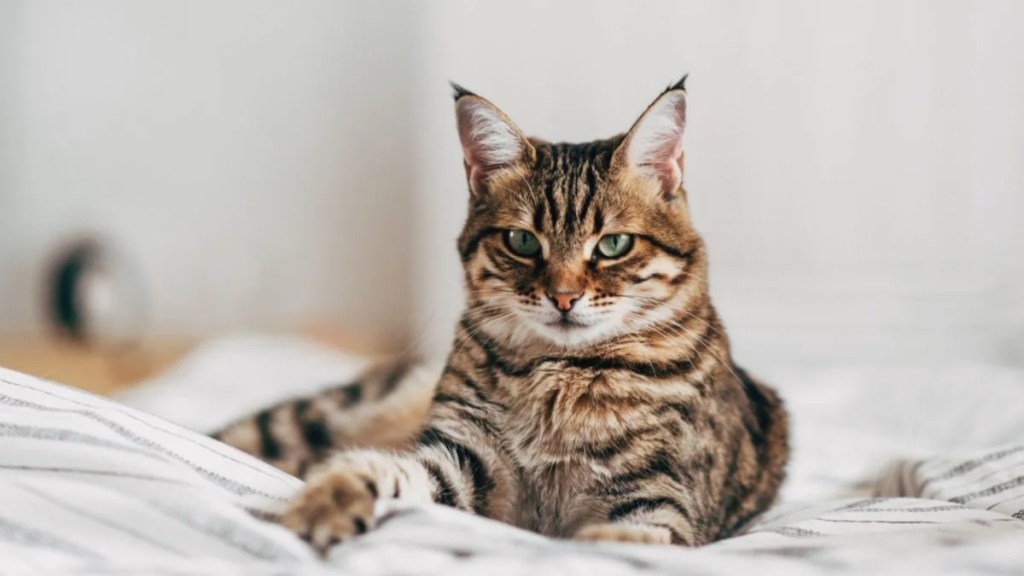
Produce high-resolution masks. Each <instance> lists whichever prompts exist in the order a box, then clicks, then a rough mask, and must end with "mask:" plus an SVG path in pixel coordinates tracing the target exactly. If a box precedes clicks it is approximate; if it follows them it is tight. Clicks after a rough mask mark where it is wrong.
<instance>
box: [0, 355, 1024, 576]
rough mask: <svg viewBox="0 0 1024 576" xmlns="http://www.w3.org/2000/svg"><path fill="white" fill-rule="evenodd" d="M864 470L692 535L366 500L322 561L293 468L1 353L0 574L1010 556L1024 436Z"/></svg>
mask: <svg viewBox="0 0 1024 576" xmlns="http://www.w3.org/2000/svg"><path fill="white" fill-rule="evenodd" d="M1022 393H1024V390H1022ZM198 401H199V400H198V399H197V402H198ZM197 409H199V407H198V405H197ZM796 415H797V417H798V418H799V415H800V411H799V410H797V412H796ZM977 418H978V421H979V422H982V423H984V422H985V419H986V416H985V415H984V414H978V415H977ZM1021 431H1024V421H1022V423H1021V426H1020V428H1018V429H1017V433H1020V432H1021ZM1021 438H1022V440H1024V435H1022V436H1021ZM798 448H799V445H798ZM797 472H799V470H798V471H797ZM794 480H795V482H796V483H797V486H801V485H808V484H806V482H804V483H803V484H802V483H801V479H799V478H796V479H794ZM866 480H867V481H865V482H862V483H861V485H860V486H858V490H859V491H860V495H859V496H855V497H846V498H831V499H818V498H813V499H810V500H808V499H803V500H801V498H800V497H799V496H800V495H799V494H796V495H794V494H791V493H787V496H786V498H785V502H784V503H783V504H781V505H779V506H778V507H776V509H774V510H772V511H770V512H769V513H768V514H766V515H765V516H764V517H762V518H760V519H759V520H758V521H757V522H756V523H755V524H754V525H753V526H751V527H750V529H749V530H748V531H747V532H746V533H745V534H743V535H741V536H738V537H735V538H732V539H730V540H726V541H723V542H719V543H716V544H713V545H710V546H707V547H704V548H701V549H696V550H687V549H680V548H673V547H644V546H632V545H613V544H578V543H573V542H565V541H556V540H552V539H548V538H545V537H542V536H539V535H536V534H533V533H529V532H525V531H522V530H518V529H516V528H512V527H509V526H506V525H503V524H500V523H497V522H493V521H489V520H486V519H482V518H478V517H473V516H470V515H467V514H463V513H461V512H458V511H455V510H451V509H447V508H442V507H410V506H409V505H407V504H403V503H401V502H393V503H387V504H382V505H381V506H380V507H379V509H378V510H377V513H378V524H379V528H378V529H377V530H375V531H372V532H370V533H369V534H367V535H365V536H364V537H361V538H359V539H356V540H354V541H352V542H349V543H346V544H342V545H340V546H338V547H336V548H335V549H334V550H332V552H331V554H330V557H329V558H328V559H327V561H326V562H325V561H321V560H320V559H318V558H316V557H315V556H314V555H313V554H311V553H310V551H309V550H308V549H307V547H306V546H305V545H304V543H303V542H301V541H299V540H298V539H297V538H295V537H294V536H293V535H292V534H291V533H289V532H287V531H285V530H283V529H281V528H280V527H278V526H277V525H275V524H274V523H273V521H272V520H273V518H274V517H275V515H276V514H278V513H279V512H280V510H281V509H282V506H283V505H284V503H285V502H286V501H287V500H288V498H289V497H290V496H291V495H292V494H294V492H295V491H296V490H297V489H298V488H299V487H300V486H301V482H300V481H298V480H296V479H294V478H292V477H290V476H287V475H285V474H283V473H280V472H278V471H276V470H275V469H273V468H271V467H268V466H266V465H263V464H262V463H260V462H258V461H256V460H253V459H251V458H249V457H248V456H246V455H243V454H241V453H239V452H236V451H235V450H233V449H231V448H229V447H227V446H224V445H221V444H219V443H217V442H214V441H212V440H210V439H208V438H206V437H205V436H203V435H201V434H198V433H195V432H192V431H190V430H187V429H185V428H182V427H180V426H178V425H175V424H172V423H170V422H167V421H165V420H162V419H160V418H157V417H155V416H151V415H148V414H146V413H143V412H140V411H137V410H134V409H132V408H128V407H126V406H124V405H121V404H118V403H115V402H112V401H109V400H107V399H102V398H98V397H95V396H92V395H89V394H86V393H83V392H80V391H77V390H74V389H72V388H68V387H63V386H60V385H58V384H54V383H51V382H47V381H44V380H40V379H37V378H34V377H30V376H26V375H24V374H19V373H15V372H11V371H7V370H4V369H0V574H60V573H68V574H130V573H144V574H181V575H187V574H205V575H209V574H251V575H259V574H280V573H289V574H291V573H297V574H331V573H344V574H354V575H360V574H445V575H454V574H467V575H469V574H472V575H479V574H488V576H497V575H503V574H529V575H530V576H539V575H542V574H549V573H550V574H588V575H593V574H623V575H630V574H638V575H639V574H643V575H648V574H731V573H737V574H739V573H747V574H749V573H755V571H756V573H757V574H775V573H778V574H819V573H822V574H823V573H840V574H843V573H866V574H889V573H891V574H924V573H929V574H961V573H962V574H1016V573H1020V571H1021V570H1022V569H1024V444H1019V445H1007V446H1001V447H992V448H990V449H985V450H979V451H975V452H973V453H965V454H948V455H943V456H941V457H936V456H932V457H928V458H914V459H905V460H902V461H897V462H895V463H892V464H891V465H889V466H888V467H886V468H884V469H881V470H880V471H878V472H877V473H876V474H875V475H874V476H873V477H869V478H867V479H866Z"/></svg>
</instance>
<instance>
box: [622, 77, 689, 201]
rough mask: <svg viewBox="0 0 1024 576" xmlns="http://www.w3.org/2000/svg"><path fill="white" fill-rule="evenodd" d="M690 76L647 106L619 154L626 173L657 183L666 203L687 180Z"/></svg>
mask: <svg viewBox="0 0 1024 576" xmlns="http://www.w3.org/2000/svg"><path fill="white" fill-rule="evenodd" d="M685 83H686V76H683V78H682V79H681V80H679V82H676V83H675V84H673V85H672V86H669V88H668V89H667V90H665V91H664V92H663V93H662V94H661V95H660V96H658V98H657V99H656V100H655V101H654V102H653V103H652V104H651V105H650V106H648V107H647V110H646V111H645V112H644V113H643V115H642V116H640V119H639V120H637V121H636V123H635V124H633V127H632V128H630V130H629V132H628V133H627V134H626V137H625V139H623V141H622V144H620V145H619V149H618V150H616V151H615V157H616V158H615V162H616V163H617V165H618V166H620V167H622V168H624V169H625V170H627V171H629V172H631V173H633V174H635V175H638V176H640V177H642V178H647V179H650V180H652V181H656V182H657V183H658V184H659V185H660V191H661V196H662V198H663V199H665V200H671V199H673V198H675V197H676V193H677V192H678V190H679V186H680V185H681V184H682V181H683V131H684V129H685V128H686V91H685V88H684V85H685Z"/></svg>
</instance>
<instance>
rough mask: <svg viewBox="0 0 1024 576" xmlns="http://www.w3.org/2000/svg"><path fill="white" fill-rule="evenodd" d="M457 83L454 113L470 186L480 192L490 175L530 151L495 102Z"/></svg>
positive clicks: (525, 140) (513, 125)
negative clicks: (465, 90)
mask: <svg viewBox="0 0 1024 576" xmlns="http://www.w3.org/2000/svg"><path fill="white" fill-rule="evenodd" d="M459 90H461V89H460V88H458V87H456V91H457V92H456V100H455V116H456V120H457V121H458V127H459V140H460V141H461V142H462V155H463V158H464V159H465V163H466V176H467V178H468V179H469V186H470V190H471V191H472V192H473V193H476V194H479V193H481V192H483V191H484V190H485V189H486V184H487V181H488V180H489V179H490V177H491V176H492V175H493V174H494V173H496V172H498V171H500V170H502V169H505V168H508V167H510V166H513V165H515V164H518V163H519V162H521V161H523V159H524V158H525V157H526V156H527V155H528V154H529V153H530V152H531V151H532V147H531V146H530V143H529V142H528V141H527V139H526V137H525V136H523V133H522V132H520V130H519V128H517V127H516V125H515V124H513V123H512V121H511V120H510V119H509V118H508V116H506V115H505V113H504V112H502V111H501V110H499V109H498V108H497V107H496V106H494V105H493V104H491V103H490V102H488V101H487V100H484V99H483V98H481V97H479V96H477V95H476V94H473V93H471V92H465V93H463V94H459V93H458V91H459Z"/></svg>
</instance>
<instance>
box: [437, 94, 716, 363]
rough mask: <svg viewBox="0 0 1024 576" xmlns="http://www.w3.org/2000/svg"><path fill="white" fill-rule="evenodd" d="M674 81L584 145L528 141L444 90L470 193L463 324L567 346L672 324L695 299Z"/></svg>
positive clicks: (693, 242) (503, 120) (483, 104)
mask: <svg viewBox="0 0 1024 576" xmlns="http://www.w3.org/2000/svg"><path fill="white" fill-rule="evenodd" d="M685 79H686V78H685V77H684V78H683V80H680V81H679V82H678V83H676V84H674V85H672V86H670V87H669V88H668V89H667V90H665V91H664V92H663V93H662V94H661V95H660V96H658V98H657V99H656V100H655V101H654V102H653V103H652V104H651V105H650V106H649V107H648V108H647V110H646V111H645V112H644V113H643V114H642V115H641V116H640V118H639V119H638V120H637V121H636V122H635V123H634V124H633V126H632V128H630V130H629V131H628V132H627V133H625V134H623V135H619V136H615V137H612V138H609V139H607V140H598V141H594V142H588V143H585V144H550V143H548V142H545V141H542V140H538V139H533V138H527V137H526V136H524V135H523V133H522V132H521V131H520V130H519V128H518V127H516V125H515V124H514V123H513V122H512V120H511V119H510V118H509V117H508V116H507V115H506V114H505V113H504V112H502V111H501V110H499V109H498V108H497V107H496V106H495V105H494V104H492V103H490V102H489V101H487V100H485V99H483V98H481V97H480V96H477V95H476V94H473V93H472V92H469V91H467V90H464V89H462V88H460V87H458V86H456V87H455V89H456V94H455V109H456V117H457V120H458V129H459V138H460V140H461V142H462V150H463V156H464V159H465V168H466V178H467V181H468V183H469V191H470V203H469V216H468V218H467V220H466V224H465V227H464V229H463V231H462V234H461V236H460V237H459V251H460V253H461V256H462V261H463V265H464V267H465V281H466V287H467V296H468V298H467V300H468V307H467V308H468V309H467V312H466V314H467V315H468V318H469V320H470V321H471V322H472V323H473V324H474V326H475V327H476V329H478V330H480V331H482V332H484V333H486V334H488V335H489V336H491V337H495V338H501V339H504V340H506V341H508V342H509V343H513V344H524V343H528V342H530V341H534V342H543V343H546V344H548V345H555V346H557V347H561V348H575V347H580V346H586V345H589V344H595V343H600V342H604V341H608V340H611V339H615V338H628V337H629V336H630V335H634V334H637V333H639V332H642V331H643V330H645V329H652V330H655V329H660V330H671V329H672V320H673V319H675V318H677V317H678V316H679V314H680V313H684V312H685V311H686V310H687V307H688V305H693V304H695V303H696V302H697V301H698V300H700V299H702V298H703V297H704V293H705V290H706V286H705V282H704V266H705V262H704V254H703V248H702V244H701V241H700V238H699V237H698V236H697V234H696V233H695V231H694V230H693V228H692V226H691V225H690V219H689V214H688V210H687V206H686V193H685V191H684V189H683V185H682V180H683V128H684V125H685V123H686V92H685V88H684V81H685Z"/></svg>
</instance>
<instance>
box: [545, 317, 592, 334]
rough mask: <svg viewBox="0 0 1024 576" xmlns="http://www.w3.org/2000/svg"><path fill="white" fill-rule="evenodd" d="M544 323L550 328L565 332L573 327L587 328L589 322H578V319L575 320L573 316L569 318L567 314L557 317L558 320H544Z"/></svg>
mask: <svg viewBox="0 0 1024 576" xmlns="http://www.w3.org/2000/svg"><path fill="white" fill-rule="evenodd" d="M544 325H545V326H549V327H551V328H555V329H557V330H562V331H565V332H568V331H570V330H573V329H575V328H589V327H590V324H586V323H583V322H580V321H579V320H577V319H575V318H571V317H569V316H562V317H561V318H559V319H558V320H555V321H553V322H545V324H544Z"/></svg>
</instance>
